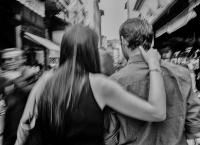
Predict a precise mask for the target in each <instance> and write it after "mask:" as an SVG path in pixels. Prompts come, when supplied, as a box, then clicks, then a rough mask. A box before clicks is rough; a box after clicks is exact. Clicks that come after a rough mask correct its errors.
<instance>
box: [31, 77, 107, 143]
mask: <svg viewBox="0 0 200 145" xmlns="http://www.w3.org/2000/svg"><path fill="white" fill-rule="evenodd" d="M82 79H83V80H84V81H83V83H80V84H79V85H77V87H75V88H76V89H77V90H78V89H79V88H80V87H82V88H81V91H80V96H79V97H78V99H77V100H76V103H74V105H73V107H72V106H69V107H68V109H67V111H66V112H65V113H64V117H63V118H64V119H63V120H62V121H63V123H61V124H62V126H60V128H59V129H58V128H57V127H55V126H53V125H52V124H51V123H50V118H49V115H47V114H46V115H47V116H46V117H45V116H44V113H43V114H41V115H40V113H39V115H38V119H37V121H36V123H37V124H36V127H35V131H33V133H32V137H30V138H29V141H28V142H29V143H28V144H32V143H33V142H34V141H33V140H35V137H36V136H37V138H38V137H40V139H39V138H38V139H36V140H38V142H37V141H36V142H37V144H45V145H46V144H56V145H59V144H61V143H62V144H63V143H64V144H70V145H102V144H103V129H104V127H103V111H102V110H101V109H100V107H99V105H98V104H97V102H96V100H95V98H94V96H93V92H92V90H91V86H90V81H89V74H86V75H85V76H83V78H82ZM66 97H68V96H66ZM43 109H44V108H43ZM63 111H64V110H63ZM46 113H48V112H46ZM56 128H57V129H58V130H56ZM37 130H38V131H37ZM34 132H35V133H34ZM34 134H35V135H36V136H35V135H34ZM38 134H40V135H38ZM39 140H40V141H42V142H41V143H39Z"/></svg>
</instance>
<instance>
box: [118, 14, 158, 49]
mask: <svg viewBox="0 0 200 145" xmlns="http://www.w3.org/2000/svg"><path fill="white" fill-rule="evenodd" d="M119 35H120V39H121V37H123V38H124V39H126V40H127V41H128V43H129V44H128V47H129V48H130V49H132V50H133V49H135V48H137V47H138V46H140V45H142V46H143V47H144V49H147V50H148V49H149V48H150V47H151V43H152V40H153V37H154V34H153V27H152V25H151V24H149V23H148V22H147V21H146V20H143V19H140V18H132V19H128V20H126V21H125V22H124V23H123V24H122V25H121V27H120V30H119Z"/></svg>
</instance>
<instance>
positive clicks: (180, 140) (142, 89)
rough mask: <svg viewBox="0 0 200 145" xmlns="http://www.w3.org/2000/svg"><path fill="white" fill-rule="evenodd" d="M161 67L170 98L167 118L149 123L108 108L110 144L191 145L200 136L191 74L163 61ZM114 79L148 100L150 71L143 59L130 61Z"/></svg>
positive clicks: (199, 103) (199, 104)
mask: <svg viewBox="0 0 200 145" xmlns="http://www.w3.org/2000/svg"><path fill="white" fill-rule="evenodd" d="M161 68H162V73H163V78H164V83H165V89H166V95H167V96H166V97H167V119H166V120H165V121H163V122H146V121H141V120H137V119H134V118H129V117H127V116H124V115H122V114H120V113H117V112H115V111H113V110H111V109H107V111H105V120H106V121H107V122H106V128H107V130H106V132H105V138H106V141H107V142H106V144H113V145H114V144H115V145H116V144H120V145H122V144H123V145H125V144H126V145H187V142H186V139H187V138H196V137H200V101H199V99H198V98H197V96H196V95H195V94H194V92H193V91H192V84H191V78H190V74H189V71H188V70H187V69H186V68H183V67H181V66H177V65H174V64H170V63H166V62H161ZM111 78H112V79H114V80H116V81H117V82H118V83H120V84H121V85H122V86H123V87H124V88H125V89H126V90H128V91H130V92H132V93H134V94H136V95H138V96H139V97H141V98H142V99H144V100H147V98H148V95H149V84H150V80H149V69H148V66H147V64H146V63H145V62H144V60H143V58H142V56H140V55H136V56H134V57H133V58H130V60H129V61H128V64H127V66H126V67H125V68H123V69H121V70H120V71H119V72H117V73H115V74H113V75H112V76H111Z"/></svg>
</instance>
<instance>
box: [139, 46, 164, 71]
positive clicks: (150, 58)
mask: <svg viewBox="0 0 200 145" xmlns="http://www.w3.org/2000/svg"><path fill="white" fill-rule="evenodd" d="M139 48H140V52H141V54H142V56H143V58H144V60H145V62H146V63H147V64H148V66H149V68H150V69H160V59H161V57H160V54H159V53H158V51H157V50H156V49H153V48H150V49H149V50H148V51H147V52H146V51H145V50H144V48H142V47H139Z"/></svg>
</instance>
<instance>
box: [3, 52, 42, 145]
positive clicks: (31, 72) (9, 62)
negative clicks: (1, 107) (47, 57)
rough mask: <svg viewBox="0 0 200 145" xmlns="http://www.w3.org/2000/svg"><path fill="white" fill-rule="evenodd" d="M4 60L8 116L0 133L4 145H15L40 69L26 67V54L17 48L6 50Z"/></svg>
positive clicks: (4, 95)
mask: <svg viewBox="0 0 200 145" xmlns="http://www.w3.org/2000/svg"><path fill="white" fill-rule="evenodd" d="M2 60H3V61H2V65H1V66H2V73H1V78H2V79H1V90H2V91H3V99H4V100H5V103H6V114H5V123H3V120H2V119H1V121H2V123H1V128H4V129H3V130H2V132H0V133H1V136H3V144H4V145H13V144H14V142H15V140H16V134H17V127H18V125H19V121H20V118H21V116H22V113H23V110H24V107H25V104H26V101H27V98H28V95H29V93H30V91H31V89H32V87H33V85H34V83H35V81H36V80H37V75H38V72H39V67H32V66H28V65H25V62H26V57H25V56H24V52H23V51H22V50H19V49H16V48H10V49H5V50H4V51H3V52H2ZM3 82H5V83H3ZM0 104H1V103H0ZM0 112H1V111H0ZM4 124H5V125H4Z"/></svg>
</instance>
